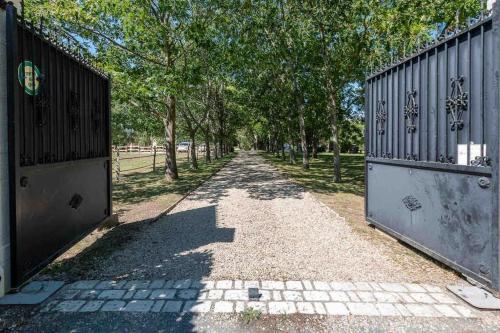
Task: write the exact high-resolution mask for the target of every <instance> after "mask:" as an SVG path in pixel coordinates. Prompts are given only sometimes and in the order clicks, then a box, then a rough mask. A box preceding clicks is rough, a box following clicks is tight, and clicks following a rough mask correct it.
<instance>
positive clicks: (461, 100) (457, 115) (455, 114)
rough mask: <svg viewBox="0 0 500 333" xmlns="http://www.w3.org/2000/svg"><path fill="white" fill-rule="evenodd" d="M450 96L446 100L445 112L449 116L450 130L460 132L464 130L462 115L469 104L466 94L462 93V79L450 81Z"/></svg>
mask: <svg viewBox="0 0 500 333" xmlns="http://www.w3.org/2000/svg"><path fill="white" fill-rule="evenodd" d="M450 81H451V95H450V97H448V98H446V112H447V113H448V114H450V115H451V120H450V125H451V130H452V131H454V130H461V129H463V128H464V121H463V120H462V115H463V113H464V111H466V110H467V105H468V103H469V98H468V94H467V93H466V92H464V91H463V84H464V81H465V80H464V77H463V76H459V77H457V78H452V79H451V80H450Z"/></svg>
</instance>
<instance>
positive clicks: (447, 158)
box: [438, 154, 455, 164]
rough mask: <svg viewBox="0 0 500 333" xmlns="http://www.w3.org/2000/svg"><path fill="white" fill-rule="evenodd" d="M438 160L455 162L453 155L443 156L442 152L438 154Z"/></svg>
mask: <svg viewBox="0 0 500 333" xmlns="http://www.w3.org/2000/svg"><path fill="white" fill-rule="evenodd" d="M438 161H439V162H441V163H450V164H454V163H455V158H453V156H444V155H443V154H441V155H439V160H438Z"/></svg>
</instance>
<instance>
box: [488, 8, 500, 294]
mask: <svg viewBox="0 0 500 333" xmlns="http://www.w3.org/2000/svg"><path fill="white" fill-rule="evenodd" d="M490 4H491V2H490V1H488V7H489V6H490ZM492 10H493V59H494V64H493V68H494V79H493V80H494V82H495V86H494V96H495V97H494V103H493V105H494V109H495V110H493V112H492V114H494V115H496V119H495V121H496V124H497V126H498V124H500V115H499V111H500V3H499V2H497V3H495V2H493V3H492ZM495 128H496V131H495V133H494V134H493V137H494V140H495V144H494V145H493V147H491V151H492V154H491V155H492V156H491V159H492V176H493V177H492V181H493V191H494V195H493V198H494V199H493V200H494V202H493V214H492V216H493V219H492V220H493V221H492V225H491V231H492V232H491V234H492V235H491V243H492V251H491V252H492V263H491V267H492V274H491V285H492V289H493V291H494V292H495V294H496V296H497V297H500V212H499V210H500V195H499V191H500V185H499V180H500V157H499V155H500V153H499V147H500V135H499V132H498V127H495Z"/></svg>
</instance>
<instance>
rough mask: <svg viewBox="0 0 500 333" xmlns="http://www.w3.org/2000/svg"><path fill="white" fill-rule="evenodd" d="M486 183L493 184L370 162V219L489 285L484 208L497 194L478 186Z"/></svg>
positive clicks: (475, 177) (488, 231)
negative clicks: (494, 194)
mask: <svg viewBox="0 0 500 333" xmlns="http://www.w3.org/2000/svg"><path fill="white" fill-rule="evenodd" d="M388 179H390V181H388ZM485 179H487V180H488V181H491V180H490V177H486V176H483V175H471V174H467V173H456V172H449V171H443V170H440V171H438V170H430V169H417V168H411V167H407V166H400V165H390V164H378V163H376V162H369V164H368V189H369V190H368V197H369V198H370V201H369V206H368V212H367V215H368V219H369V220H370V221H372V222H373V223H374V224H376V225H380V226H382V227H383V228H385V229H388V231H391V232H392V233H394V234H397V235H398V236H399V237H401V238H403V239H406V240H411V241H412V242H413V243H414V244H417V245H418V246H419V247H421V248H422V249H424V250H425V251H426V252H427V253H429V254H430V255H432V256H434V257H436V258H438V259H441V258H445V259H446V260H447V261H448V263H449V264H452V265H453V266H455V267H456V268H457V269H460V270H462V271H465V272H468V273H469V275H471V276H474V278H475V279H476V280H479V281H482V282H484V283H489V282H490V280H491V276H490V274H491V265H492V262H491V226H490V221H491V218H492V211H491V209H484V207H485V206H488V207H490V203H491V202H492V199H493V191H492V189H491V188H482V187H481V186H480V184H481V182H482V181H485ZM380 193H384V195H380ZM471 193H474V195H471Z"/></svg>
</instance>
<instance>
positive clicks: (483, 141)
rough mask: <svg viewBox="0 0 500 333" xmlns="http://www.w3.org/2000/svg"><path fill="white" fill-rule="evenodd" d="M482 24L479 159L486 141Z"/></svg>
mask: <svg viewBox="0 0 500 333" xmlns="http://www.w3.org/2000/svg"><path fill="white" fill-rule="evenodd" d="M484 53H485V49H484V23H483V24H482V25H481V72H480V73H479V75H480V79H479V80H480V82H481V86H480V89H481V93H480V99H481V101H480V103H481V106H480V112H481V132H480V135H481V157H483V156H485V155H486V152H485V151H484V145H485V143H486V140H485V138H484V132H485V131H484Z"/></svg>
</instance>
